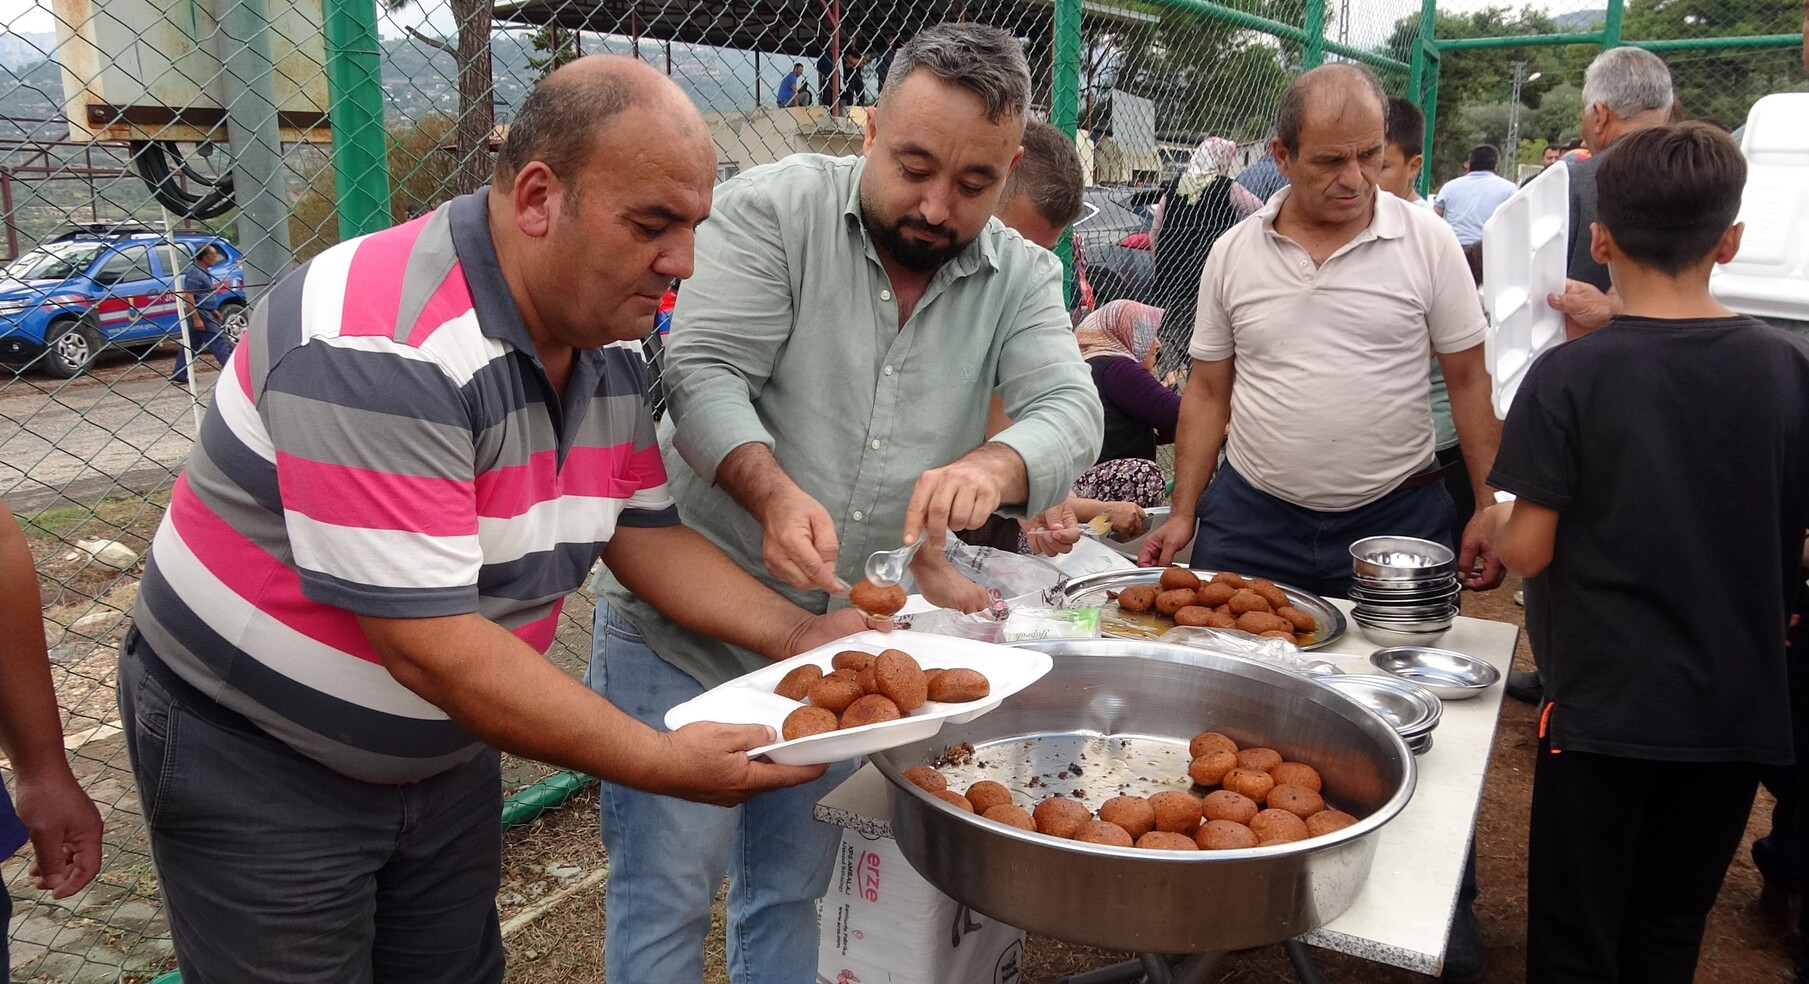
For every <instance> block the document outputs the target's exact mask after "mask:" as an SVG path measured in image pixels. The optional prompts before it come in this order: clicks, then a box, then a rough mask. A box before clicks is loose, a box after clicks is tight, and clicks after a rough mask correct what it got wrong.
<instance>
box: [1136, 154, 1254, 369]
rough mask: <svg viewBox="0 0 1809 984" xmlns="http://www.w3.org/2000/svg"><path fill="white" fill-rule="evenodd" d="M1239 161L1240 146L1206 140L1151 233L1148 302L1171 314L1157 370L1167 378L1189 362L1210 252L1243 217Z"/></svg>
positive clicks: (1172, 186)
mask: <svg viewBox="0 0 1809 984" xmlns="http://www.w3.org/2000/svg"><path fill="white" fill-rule="evenodd" d="M1236 163H1237V144H1236V143H1234V142H1232V141H1230V140H1226V139H1225V138H1223V137H1207V138H1206V139H1205V140H1203V141H1201V142H1200V146H1199V147H1198V148H1197V149H1195V150H1194V152H1193V157H1192V158H1191V159H1189V160H1188V162H1187V169H1186V170H1184V171H1182V172H1181V173H1180V174H1179V175H1178V176H1176V177H1175V179H1174V181H1173V182H1171V183H1170V184H1169V187H1168V188H1167V190H1166V191H1165V192H1164V193H1163V196H1162V210H1161V212H1160V213H1159V214H1158V215H1157V217H1156V222H1155V225H1154V227H1153V228H1152V230H1151V238H1152V239H1154V241H1155V253H1156V255H1155V270H1154V272H1153V273H1152V274H1151V276H1150V288H1149V295H1148V296H1147V297H1146V298H1145V300H1147V301H1149V303H1150V304H1152V305H1154V306H1156V307H1158V308H1161V309H1162V310H1163V311H1164V312H1166V313H1167V317H1166V318H1165V319H1164V322H1165V323H1166V324H1167V325H1168V328H1167V329H1166V330H1165V331H1163V332H1162V344H1163V347H1164V348H1165V349H1166V350H1167V351H1168V353H1169V355H1168V357H1167V358H1164V359H1163V360H1162V362H1161V364H1160V366H1159V367H1158V369H1159V371H1160V372H1161V373H1162V374H1164V375H1166V374H1167V372H1168V371H1169V370H1171V369H1175V368H1178V367H1180V366H1181V365H1183V364H1185V363H1186V361H1187V346H1188V343H1189V342H1190V341H1192V339H1193V314H1194V306H1195V304H1196V303H1197V302H1198V300H1199V294H1200V268H1202V267H1204V266H1205V265H1206V254H1207V252H1209V251H1210V250H1211V249H1212V244H1213V243H1215V242H1218V239H1219V237H1220V236H1222V235H1224V234H1225V231H1226V230H1228V229H1230V228H1231V227H1232V226H1234V225H1236V224H1237V223H1238V220H1239V219H1240V218H1242V215H1241V214H1240V213H1239V212H1238V209H1237V204H1236V202H1235V201H1234V199H1233V197H1232V192H1233V191H1234V190H1236V188H1237V182H1235V181H1233V180H1232V178H1231V172H1232V170H1233V168H1234V167H1235V166H1236Z"/></svg>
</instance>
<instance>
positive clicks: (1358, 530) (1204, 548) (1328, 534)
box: [1193, 461, 1457, 598]
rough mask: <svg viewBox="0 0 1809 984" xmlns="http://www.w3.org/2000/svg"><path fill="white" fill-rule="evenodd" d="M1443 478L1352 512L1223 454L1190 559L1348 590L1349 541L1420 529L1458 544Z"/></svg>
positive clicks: (1332, 592) (1318, 590)
mask: <svg viewBox="0 0 1809 984" xmlns="http://www.w3.org/2000/svg"><path fill="white" fill-rule="evenodd" d="M1453 509H1454V507H1453V506H1452V503H1451V496H1450V495H1449V494H1448V493H1447V492H1446V491H1445V487H1444V484H1443V483H1441V482H1433V483H1432V484H1430V485H1422V486H1420V487H1419V488H1417V489H1396V490H1395V491H1393V492H1390V493H1388V494H1387V495H1385V496H1383V497H1382V498H1380V499H1377V500H1376V501H1374V502H1372V503H1370V504H1369V505H1367V506H1359V507H1358V508H1356V509H1352V510H1349V511H1348V512H1319V511H1317V510H1313V509H1307V508H1305V507H1303V506H1297V505H1294V504H1293V503H1291V502H1287V501H1284V500H1282V499H1278V498H1276V497H1275V496H1272V495H1270V494H1268V493H1267V492H1264V491H1262V490H1261V489H1259V488H1257V487H1256V486H1254V485H1251V484H1250V483H1249V481H1247V480H1246V479H1245V478H1244V476H1242V475H1240V474H1238V473H1237V469H1235V468H1233V467H1231V462H1229V461H1226V462H1224V463H1222V464H1221V465H1220V466H1219V471H1218V475H1217V476H1216V477H1214V478H1213V480H1212V484H1210V485H1208V486H1206V491H1205V493H1204V494H1202V495H1201V496H1200V501H1199V504H1198V506H1196V507H1195V515H1197V516H1199V517H1200V520H1199V525H1198V526H1197V527H1195V530H1194V546H1193V566H1195V567H1198V568H1204V569H1207V570H1225V571H1236V572H1238V573H1239V574H1250V575H1257V576H1261V577H1266V578H1269V579H1271V580H1274V581H1279V582H1281V583H1282V584H1289V585H1293V586H1294V587H1296V588H1300V589H1301V590H1303V591H1310V592H1312V593H1314V594H1317V595H1325V596H1330V597H1336V598H1344V597H1347V596H1348V595H1349V594H1350V587H1351V580H1352V579H1351V569H1350V545H1351V544H1352V543H1355V542H1356V541H1358V540H1361V539H1363V538H1364V537H1369V536H1417V537H1420V538H1422V539H1426V540H1432V541H1434V542H1437V543H1442V544H1444V545H1446V546H1448V547H1451V548H1452V549H1453V550H1455V549H1456V548H1457V544H1456V543H1455V542H1453V541H1452V539H1451V525H1452V518H1453Z"/></svg>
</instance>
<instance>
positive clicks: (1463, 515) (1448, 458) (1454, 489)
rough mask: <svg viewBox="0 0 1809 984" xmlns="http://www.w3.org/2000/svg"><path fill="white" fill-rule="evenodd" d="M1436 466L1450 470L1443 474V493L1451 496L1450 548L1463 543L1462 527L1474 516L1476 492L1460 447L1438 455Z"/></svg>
mask: <svg viewBox="0 0 1809 984" xmlns="http://www.w3.org/2000/svg"><path fill="white" fill-rule="evenodd" d="M1438 466H1439V467H1440V468H1450V469H1451V470H1450V471H1448V472H1446V473H1445V492H1446V493H1447V494H1449V495H1450V496H1451V507H1452V508H1453V509H1455V510H1456V512H1455V513H1454V514H1453V515H1452V517H1451V544H1450V545H1451V547H1452V549H1456V548H1457V545H1458V544H1461V543H1463V542H1464V527H1466V526H1468V525H1470V519H1471V517H1473V516H1475V515H1476V490H1474V489H1472V488H1470V466H1469V465H1467V464H1465V463H1464V449H1463V448H1462V447H1451V448H1446V449H1445V450H1443V451H1440V452H1439V453H1438Z"/></svg>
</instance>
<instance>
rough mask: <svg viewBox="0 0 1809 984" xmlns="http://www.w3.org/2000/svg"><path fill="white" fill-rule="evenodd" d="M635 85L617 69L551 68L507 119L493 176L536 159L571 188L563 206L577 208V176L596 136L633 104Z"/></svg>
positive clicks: (507, 176) (509, 174) (505, 177)
mask: <svg viewBox="0 0 1809 984" xmlns="http://www.w3.org/2000/svg"><path fill="white" fill-rule="evenodd" d="M591 57H593V58H616V57H621V56H618V55H592V56H591ZM635 89H636V86H635V83H634V81H633V80H631V79H627V78H624V77H623V73H621V72H587V73H585V72H564V73H562V72H554V73H553V74H551V75H549V76H547V77H546V78H544V79H542V80H541V81H540V84H539V85H536V86H535V87H534V89H533V91H532V92H529V93H528V98H526V99H524V100H522V103H521V109H520V110H518V111H517V112H516V113H515V119H514V120H512V121H511V122H510V123H509V130H508V134H507V135H506V136H504V137H503V142H502V150H501V151H499V152H498V153H497V155H496V171H495V176H494V178H493V179H492V180H494V181H495V182H496V184H498V185H502V184H506V183H508V182H510V181H512V180H514V178H515V175H516V173H517V172H519V171H520V170H521V169H522V168H524V167H527V166H528V164H530V163H531V162H533V161H539V162H541V163H542V164H545V165H546V166H547V167H549V168H551V169H552V171H553V173H554V174H556V175H558V176H559V180H560V181H562V182H564V183H565V185H566V186H567V187H568V188H569V189H570V194H568V195H567V196H566V207H567V208H573V207H576V205H577V203H578V197H579V196H580V195H581V194H583V189H582V188H581V187H580V186H579V180H580V178H581V177H582V176H583V173H584V165H585V162H586V161H587V160H588V159H589V158H590V156H591V154H592V153H593V152H594V151H595V149H596V139H597V134H598V133H600V132H601V131H602V130H603V127H604V126H605V125H607V124H608V123H609V121H610V120H612V119H614V118H615V117H616V116H618V115H620V114H621V113H622V112H624V111H625V110H627V109H628V107H629V106H631V105H633V104H634V101H635V95H636V92H635Z"/></svg>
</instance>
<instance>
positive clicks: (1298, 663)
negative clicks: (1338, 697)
mask: <svg viewBox="0 0 1809 984" xmlns="http://www.w3.org/2000/svg"><path fill="white" fill-rule="evenodd" d="M1156 641H1157V642H1168V643H1174V644H1175V645H1179V646H1192V647H1193V648H1195V649H1209V650H1211V651H1213V652H1215V653H1226V654H1229V655H1232V656H1247V657H1249V658H1251V659H1259V660H1262V661H1263V662H1265V663H1269V664H1272V665H1274V666H1279V667H1282V668H1283V669H1289V670H1293V671H1294V672H1296V673H1306V674H1313V675H1317V674H1323V673H1328V672H1329V673H1336V672H1338V668H1337V667H1335V666H1333V665H1332V664H1330V663H1328V662H1326V661H1325V660H1322V659H1316V658H1314V657H1311V656H1308V655H1306V654H1304V653H1302V652H1301V650H1300V647H1299V646H1296V645H1294V644H1293V643H1291V642H1289V641H1288V640H1286V639H1265V638H1263V637H1262V636H1258V635H1253V634H1251V633H1249V632H1245V631H1243V630H1242V629H1209V628H1206V627H1205V626H1201V625H1177V626H1175V627H1174V628H1172V629H1169V630H1168V631H1167V632H1164V633H1162V634H1161V635H1160V636H1158V637H1157V638H1156Z"/></svg>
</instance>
